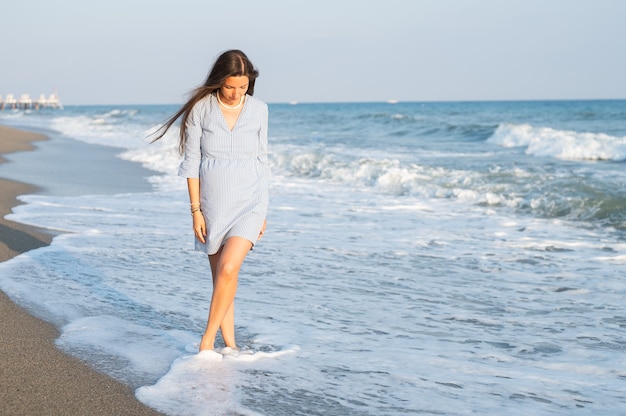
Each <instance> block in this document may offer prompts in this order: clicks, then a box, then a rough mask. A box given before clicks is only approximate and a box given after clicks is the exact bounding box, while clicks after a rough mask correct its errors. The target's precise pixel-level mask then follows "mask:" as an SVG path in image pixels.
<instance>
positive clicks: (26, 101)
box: [0, 94, 63, 111]
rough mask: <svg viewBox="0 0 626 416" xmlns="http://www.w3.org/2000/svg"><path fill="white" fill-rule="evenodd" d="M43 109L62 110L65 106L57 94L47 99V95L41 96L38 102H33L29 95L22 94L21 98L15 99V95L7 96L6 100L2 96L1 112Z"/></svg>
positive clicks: (0, 97)
mask: <svg viewBox="0 0 626 416" xmlns="http://www.w3.org/2000/svg"><path fill="white" fill-rule="evenodd" d="M41 108H52V109H62V108H63V105H62V104H61V101H60V100H59V97H58V96H57V95H56V94H50V95H49V96H48V97H47V98H46V95H45V94H41V95H39V98H37V99H36V100H33V99H32V98H31V97H30V95H29V94H22V95H20V98H15V96H14V95H13V94H7V95H6V97H4V100H3V99H2V96H1V95H0V111H4V110H5V109H11V110H17V109H20V110H29V109H33V110H39V109H41Z"/></svg>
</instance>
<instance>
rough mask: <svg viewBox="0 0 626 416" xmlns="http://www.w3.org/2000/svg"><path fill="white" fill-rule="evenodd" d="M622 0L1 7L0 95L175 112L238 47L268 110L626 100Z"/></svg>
mask: <svg viewBox="0 0 626 416" xmlns="http://www.w3.org/2000/svg"><path fill="white" fill-rule="evenodd" d="M625 18H626V1H623V0H295V1H294V0H265V1H260V0H239V1H237V2H231V1H211V0H106V1H101V2H91V1H84V0H23V1H10V0H2V4H1V5H0V22H1V27H2V38H1V40H0V42H1V44H2V47H1V48H0V95H2V97H5V96H6V95H7V94H9V93H12V94H13V95H15V96H19V95H21V94H24V93H28V94H30V95H31V97H33V98H36V97H38V96H39V95H40V94H41V93H45V94H46V95H48V94H50V93H52V92H53V91H54V90H55V89H56V91H57V93H58V95H59V97H60V98H61V101H62V102H63V104H64V105H89V104H106V105H111V104H113V105H114V104H179V103H182V102H183V101H184V99H185V98H186V97H187V96H188V93H189V92H190V91H191V90H192V89H194V88H195V87H197V86H199V85H200V84H202V82H203V81H204V79H205V78H206V75H207V73H208V72H209V70H210V67H211V65H212V64H213V62H214V61H215V59H216V57H217V56H218V55H219V54H220V53H221V52H223V51H225V50H227V49H241V50H243V51H244V52H245V53H246V54H247V55H248V57H249V58H250V59H251V60H252V62H253V63H254V64H255V66H257V68H258V69H259V71H260V77H259V78H258V80H257V83H256V88H255V96H258V97H259V98H261V99H263V100H264V101H266V102H269V103H280V102H289V101H298V102H371V101H387V100H389V99H397V100H400V101H475V100H479V101H480V100H543V99H624V98H626V76H625V75H624V74H626V53H624V41H625V40H626V25H625V24H624V19H625Z"/></svg>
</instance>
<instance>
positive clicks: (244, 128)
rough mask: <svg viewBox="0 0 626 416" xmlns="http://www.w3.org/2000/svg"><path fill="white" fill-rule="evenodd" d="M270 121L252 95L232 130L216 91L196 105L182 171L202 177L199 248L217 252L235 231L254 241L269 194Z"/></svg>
mask: <svg viewBox="0 0 626 416" xmlns="http://www.w3.org/2000/svg"><path fill="white" fill-rule="evenodd" d="M267 121H268V109H267V104H265V103H264V102H262V101H260V100H258V99H256V98H254V97H252V96H250V95H246V99H245V101H244V104H243V108H242V110H241V113H240V114H239V118H238V119H237V122H236V124H235V126H234V127H233V130H232V131H230V130H229V129H228V125H227V124H226V120H225V119H224V116H223V115H222V111H221V110H220V108H219V105H218V102H217V99H216V97H215V95H214V94H211V95H209V96H207V97H205V98H203V99H202V100H200V101H199V102H198V103H197V104H196V105H195V106H194V107H193V108H192V111H191V114H190V115H189V118H188V119H187V136H186V144H185V154H184V159H183V161H182V163H181V165H180V168H179V170H178V175H179V176H182V177H185V178H200V206H201V209H202V214H203V215H204V219H205V220H206V226H207V238H206V243H205V244H203V243H202V242H201V241H200V240H198V239H196V240H195V248H196V250H197V251H202V252H204V253H206V254H215V253H216V252H217V251H218V250H219V249H220V247H221V246H222V245H224V243H225V242H226V239H227V238H229V237H234V236H237V237H243V238H245V239H247V240H249V241H250V242H251V243H252V245H253V246H254V244H256V241H257V238H258V236H259V232H260V231H261V227H262V226H263V221H264V220H265V216H266V214H267V206H268V200H269V196H268V179H269V168H268V164H267Z"/></svg>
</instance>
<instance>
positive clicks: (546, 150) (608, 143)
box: [487, 124, 626, 162]
mask: <svg viewBox="0 0 626 416" xmlns="http://www.w3.org/2000/svg"><path fill="white" fill-rule="evenodd" d="M487 141H488V142H489V143H493V144H497V145H499V146H503V147H525V148H526V154H528V155H532V156H539V157H553V158H556V159H563V160H605V161H616V162H621V161H624V160H626V136H624V137H615V136H610V135H608V134H603V133H586V132H583V133H580V132H575V131H570V130H556V129H552V128H549V127H534V126H531V125H530V124H501V125H500V126H498V128H497V129H496V131H495V132H494V134H493V135H492V136H491V137H490V138H489V139H488V140H487Z"/></svg>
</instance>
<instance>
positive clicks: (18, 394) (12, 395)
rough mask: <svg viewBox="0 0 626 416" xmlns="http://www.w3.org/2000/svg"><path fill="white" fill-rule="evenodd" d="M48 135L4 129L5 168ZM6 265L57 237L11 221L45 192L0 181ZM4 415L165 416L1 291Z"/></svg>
mask: <svg viewBox="0 0 626 416" xmlns="http://www.w3.org/2000/svg"><path fill="white" fill-rule="evenodd" d="M45 140H48V138H47V137H46V136H44V135H42V134H38V133H32V132H28V131H24V130H18V129H15V128H12V127H7V126H3V125H0V163H3V162H7V160H6V159H5V158H4V157H3V155H5V154H7V153H13V152H23V151H28V150H33V149H35V147H34V146H33V142H37V141H45ZM0 190H1V191H2V192H0V262H4V261H7V260H10V259H11V258H13V257H15V256H17V255H19V254H22V253H25V252H27V251H29V250H33V249H36V248H40V247H44V246H47V245H49V244H50V243H51V241H52V239H53V238H54V235H55V234H54V233H52V232H50V231H47V230H42V229H39V228H37V227H32V226H29V225H24V224H20V223H17V222H13V221H10V220H7V219H5V218H4V217H5V216H6V215H7V214H9V213H10V212H11V210H12V209H13V208H14V207H15V206H17V205H19V204H21V202H20V201H19V200H18V199H17V197H18V196H19V195H24V194H32V193H36V192H38V191H40V188H38V187H36V186H33V185H29V184H26V183H23V182H18V181H15V180H9V179H4V178H0ZM0 316H2V319H1V320H0V334H1V336H2V340H3V341H2V343H0V355H1V356H2V360H1V364H0V380H2V387H1V388H0V403H1V404H0V413H2V414H15V415H18V414H46V415H67V414H85V415H87V414H89V415H112V414H132V415H146V416H148V415H161V414H162V413H159V412H157V411H156V410H154V409H152V408H150V407H148V406H146V405H144V404H143V403H141V402H139V401H138V400H137V399H136V398H135V394H134V391H133V390H132V389H131V388H130V387H129V386H126V385H125V384H123V383H121V382H119V381H117V380H114V379H113V378H111V377H109V376H107V375H104V374H102V373H99V372H97V371H96V370H94V369H93V368H92V367H90V366H89V365H88V364H86V363H85V362H83V361H81V360H79V359H78V358H75V357H72V356H69V355H66V354H65V353H63V352H62V351H61V350H59V349H58V348H57V347H56V346H55V340H56V339H57V338H58V337H59V334H60V333H59V331H58V329H56V328H55V327H54V325H52V324H50V323H48V322H45V321H43V320H41V319H39V318H36V317H34V316H32V315H30V314H29V313H28V311H26V310H25V309H23V308H22V307H20V306H18V305H17V304H15V303H14V302H13V301H12V300H11V299H10V298H9V297H8V296H7V295H6V294H5V293H4V292H2V291H0Z"/></svg>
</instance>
